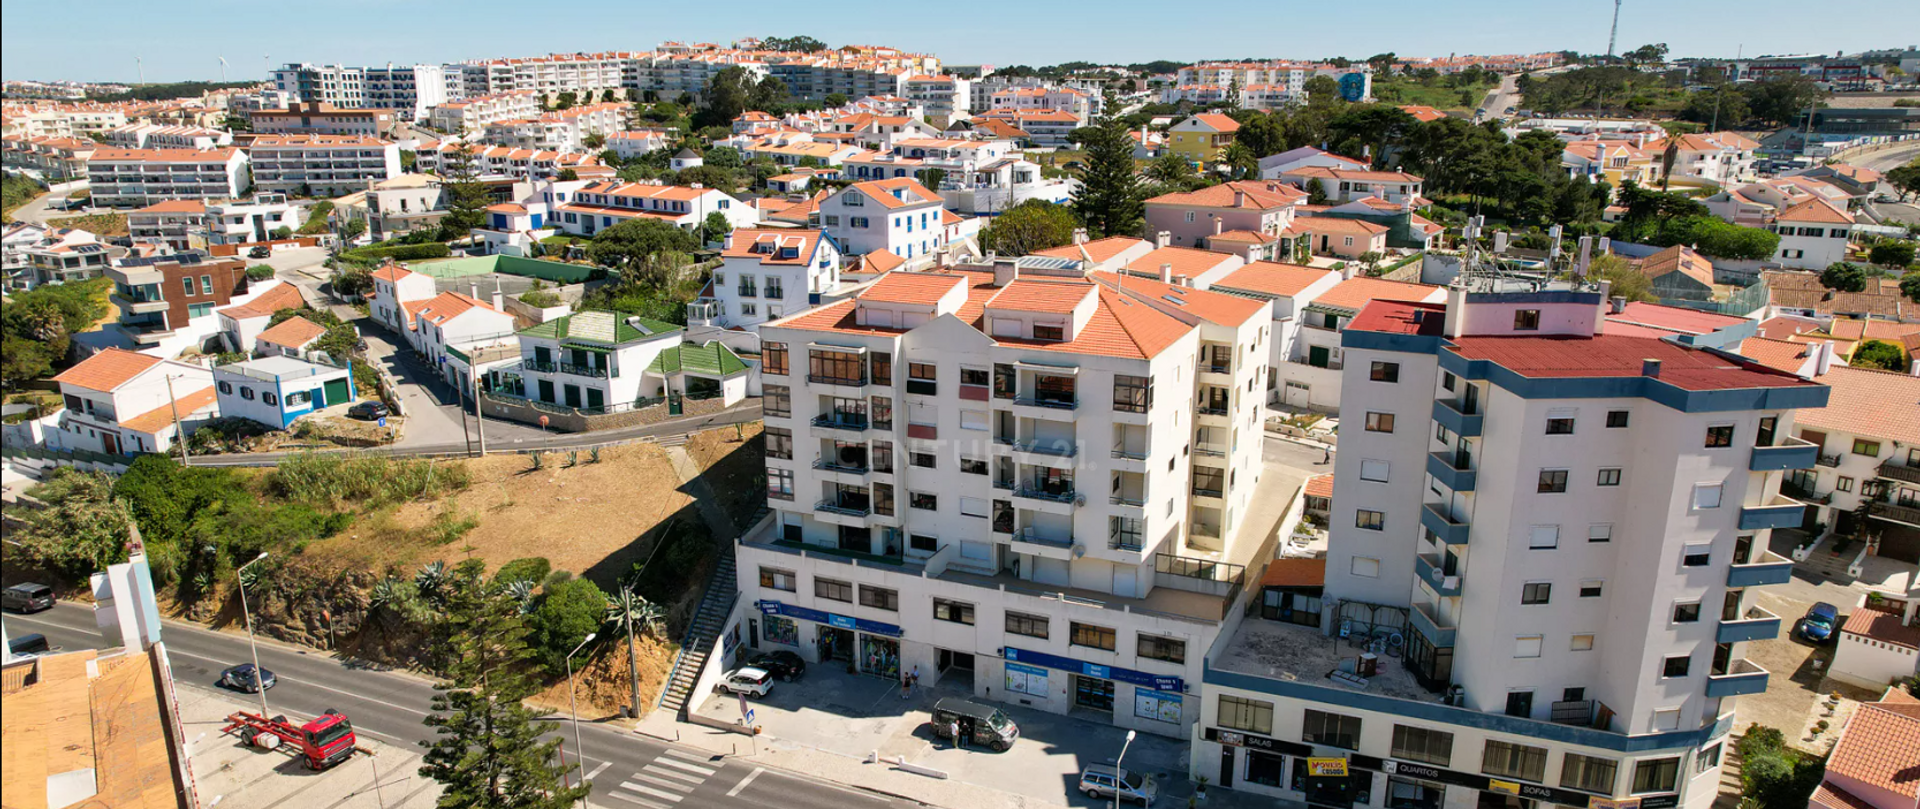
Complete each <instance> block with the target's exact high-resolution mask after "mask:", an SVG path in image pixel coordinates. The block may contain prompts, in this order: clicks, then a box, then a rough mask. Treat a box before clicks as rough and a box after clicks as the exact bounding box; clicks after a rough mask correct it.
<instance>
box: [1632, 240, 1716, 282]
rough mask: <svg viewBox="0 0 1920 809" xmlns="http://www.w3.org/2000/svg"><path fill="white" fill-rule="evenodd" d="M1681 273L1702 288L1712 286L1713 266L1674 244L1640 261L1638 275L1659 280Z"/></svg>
mask: <svg viewBox="0 0 1920 809" xmlns="http://www.w3.org/2000/svg"><path fill="white" fill-rule="evenodd" d="M1676 272H1677V273H1681V274H1683V275H1685V276H1687V277H1688V278H1691V279H1693V280H1694V281H1696V282H1699V283H1700V284H1702V285H1704V286H1709V287H1710V286H1713V264H1712V262H1709V261H1707V259H1706V258H1705V257H1704V256H1702V255H1700V254H1699V253H1696V252H1694V251H1693V248H1691V247H1688V246H1686V245H1684V244H1676V245H1674V246H1672V247H1669V248H1667V249H1665V250H1662V251H1660V252H1658V253H1654V254H1653V255H1651V256H1647V257H1646V258H1644V259H1641V260H1640V274H1641V275H1645V276H1646V277H1647V278H1649V279H1652V278H1661V277H1664V276H1666V275H1670V274H1672V273H1676Z"/></svg>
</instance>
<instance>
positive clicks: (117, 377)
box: [53, 348, 161, 393]
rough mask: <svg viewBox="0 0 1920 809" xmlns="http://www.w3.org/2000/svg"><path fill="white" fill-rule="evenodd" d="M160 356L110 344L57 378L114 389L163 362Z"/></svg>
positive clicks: (92, 387) (104, 390)
mask: <svg viewBox="0 0 1920 809" xmlns="http://www.w3.org/2000/svg"><path fill="white" fill-rule="evenodd" d="M160 362H161V360H160V358H159V357H152V356H148V355H146V354H137V353H134V352H132V351H128V350H126V349H124V348H109V349H106V350H104V351H101V352H100V353H98V354H95V355H93V356H91V357H88V358H86V359H84V360H81V361H80V363H79V364H78V365H75V366H73V367H72V368H68V369H67V370H65V371H61V372H60V375H59V376H56V377H54V378H53V381H55V382H64V383H66V384H69V385H73V386H74V387H79V388H86V389H87V390H97V391H99V392H101V393H112V392H113V391H114V390H115V389H117V388H119V387H120V386H121V385H125V384H127V383H128V382H131V381H133V378H134V377H136V376H139V375H140V374H141V373H143V372H145V371H146V370H147V369H148V368H152V367H153V366H155V365H159V364H160Z"/></svg>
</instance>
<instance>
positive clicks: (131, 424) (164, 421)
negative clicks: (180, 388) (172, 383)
mask: <svg viewBox="0 0 1920 809" xmlns="http://www.w3.org/2000/svg"><path fill="white" fill-rule="evenodd" d="M215 398H216V395H215V394H214V392H213V386H212V385H208V386H206V387H204V388H200V389H199V390H192V391H186V392H183V393H181V394H179V395H178V396H176V397H175V399H174V401H172V402H169V403H167V404H163V405H161V406H159V407H156V408H154V409H152V410H149V411H147V412H145V413H141V414H140V415H137V416H134V417H132V418H129V419H124V420H122V421H121V422H120V426H121V427H122V428H124V429H128V430H132V431H134V432H136V433H146V434H148V435H155V434H158V433H159V432H160V431H161V430H164V429H166V428H167V427H168V425H171V424H173V418H174V415H173V414H174V413H175V412H176V408H177V409H178V412H179V414H180V418H183V419H184V418H186V417H188V416H191V415H194V414H195V413H198V412H199V411H201V410H204V409H206V408H208V407H211V406H212V405H213V401H214V399H215Z"/></svg>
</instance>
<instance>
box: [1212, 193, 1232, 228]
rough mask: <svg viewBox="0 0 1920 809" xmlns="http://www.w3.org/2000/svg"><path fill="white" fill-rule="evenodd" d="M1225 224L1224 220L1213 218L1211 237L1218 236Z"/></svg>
mask: <svg viewBox="0 0 1920 809" xmlns="http://www.w3.org/2000/svg"><path fill="white" fill-rule="evenodd" d="M1236 193H1237V192H1236ZM1226 224H1227V223H1226V222H1225V221H1224V220H1222V219H1221V218H1220V217H1218V216H1216V217H1214V218H1213V235H1215V236H1218V235H1220V231H1221V229H1222V228H1224V227H1226Z"/></svg>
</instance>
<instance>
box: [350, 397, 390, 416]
mask: <svg viewBox="0 0 1920 809" xmlns="http://www.w3.org/2000/svg"><path fill="white" fill-rule="evenodd" d="M391 412H392V411H390V410H388V409H387V405H386V403H385V402H374V401H366V402H361V403H359V404H357V405H354V406H352V407H349V408H347V418H350V419H359V420H361V421H379V420H381V419H384V418H386V417H387V414H389V413H391Z"/></svg>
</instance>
